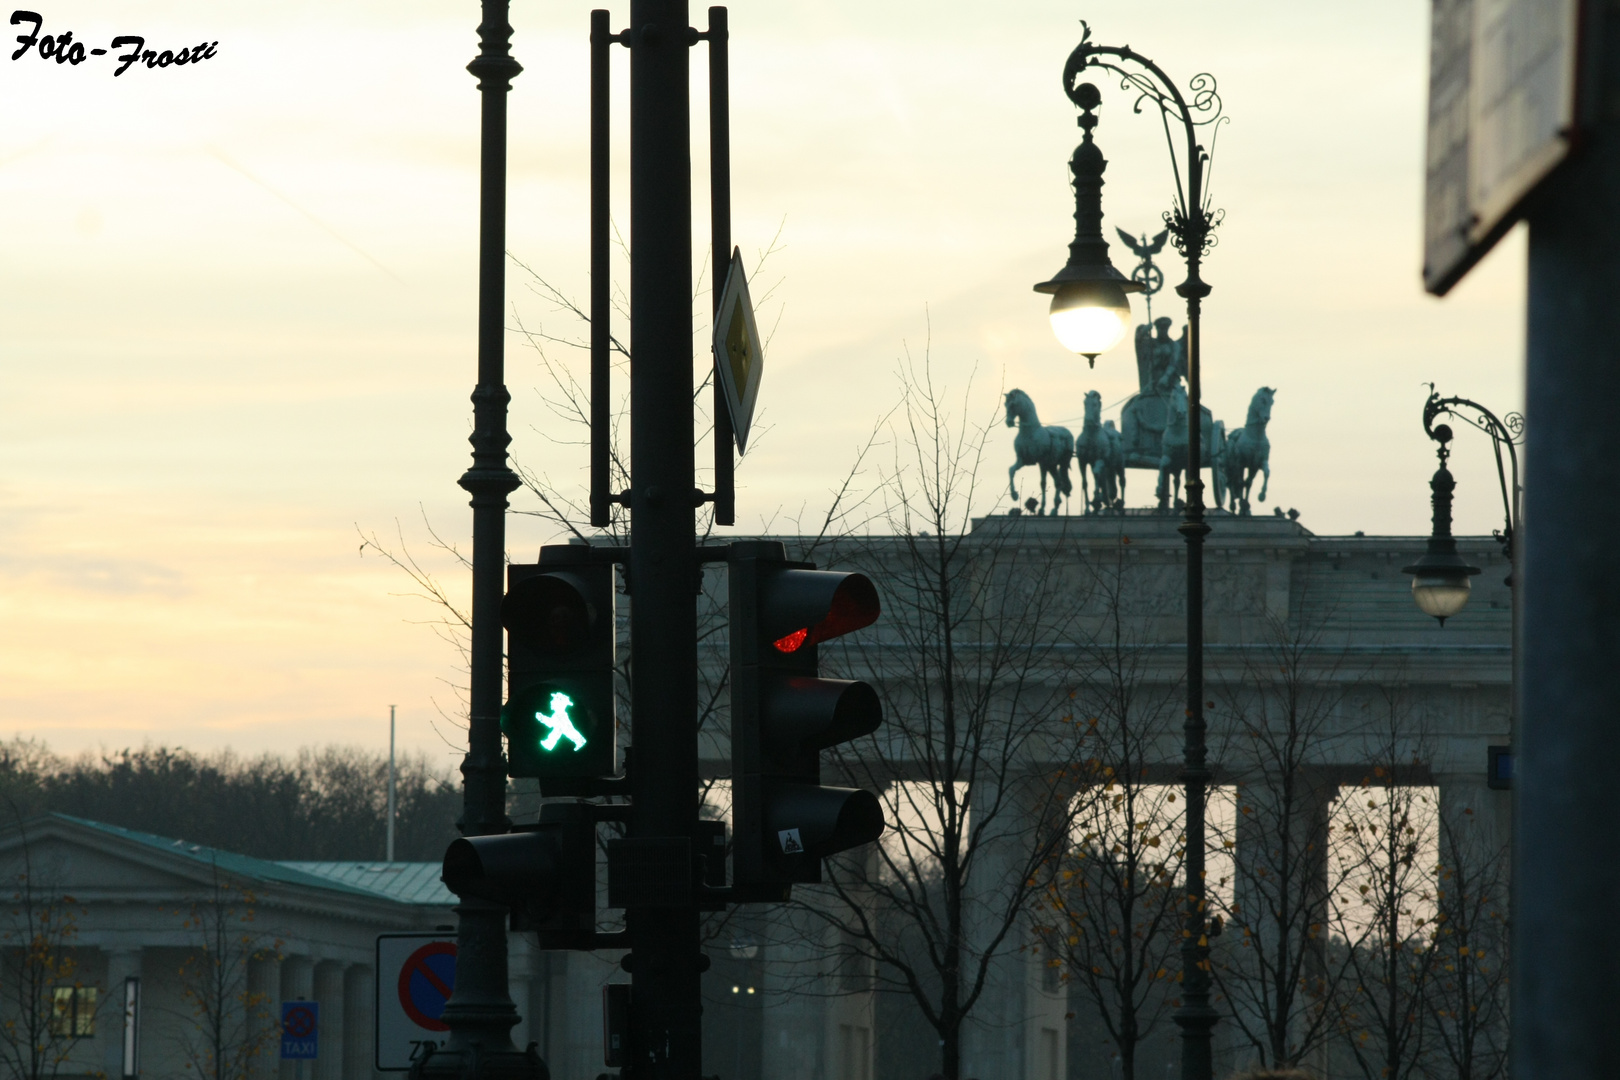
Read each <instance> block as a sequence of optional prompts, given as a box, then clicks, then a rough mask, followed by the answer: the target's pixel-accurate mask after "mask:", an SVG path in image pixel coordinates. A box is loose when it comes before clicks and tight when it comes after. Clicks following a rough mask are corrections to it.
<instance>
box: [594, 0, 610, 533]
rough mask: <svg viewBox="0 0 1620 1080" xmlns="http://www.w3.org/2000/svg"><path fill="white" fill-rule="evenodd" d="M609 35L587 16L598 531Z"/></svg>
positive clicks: (604, 383)
mask: <svg viewBox="0 0 1620 1080" xmlns="http://www.w3.org/2000/svg"><path fill="white" fill-rule="evenodd" d="M613 41H614V35H613V33H612V32H611V31H610V30H609V29H608V13H607V12H606V11H604V10H600V9H598V10H596V11H593V12H591V525H592V526H593V527H595V528H598V529H601V528H605V527H606V526H607V525H608V522H609V520H610V519H611V515H612V494H611V491H610V485H611V482H612V479H613V477H612V475H611V473H610V471H609V466H610V459H609V456H608V451H609V447H610V445H611V443H612V440H613V432H612V430H611V419H610V413H609V405H610V404H611V403H610V401H609V397H608V395H609V393H610V389H609V381H608V376H609V373H610V372H611V370H612V357H611V355H610V354H609V352H608V348H609V342H610V341H611V336H612V331H613V326H612V318H613V306H612V284H613V282H612V277H611V272H610V271H609V270H608V133H609V132H608V75H609V73H610V63H609V58H608V51H609V50H610V49H612V48H613Z"/></svg>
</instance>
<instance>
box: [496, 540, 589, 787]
mask: <svg viewBox="0 0 1620 1080" xmlns="http://www.w3.org/2000/svg"><path fill="white" fill-rule="evenodd" d="M592 560H593V553H592V551H591V549H590V548H588V547H584V546H580V545H569V544H558V545H548V546H547V547H543V548H541V549H540V561H539V562H538V563H526V564H519V563H514V564H512V565H511V566H509V567H507V592H506V597H505V599H504V600H502V601H501V625H503V626H505V627H506V632H507V638H506V640H507V649H506V656H507V699H506V704H505V705H504V706H503V707H502V709H501V731H502V732H503V733H505V735H506V747H507V752H506V762H507V769H506V771H507V775H509V776H525V777H535V778H538V779H540V780H542V781H543V780H546V779H560V778H582V777H602V776H612V775H613V773H614V770H615V767H616V764H617V731H616V727H617V725H616V723H615V711H614V692H613V662H614V652H615V645H616V641H617V630H616V627H615V625H614V614H613V599H614V589H613V566H612V564H611V563H608V562H601V561H592Z"/></svg>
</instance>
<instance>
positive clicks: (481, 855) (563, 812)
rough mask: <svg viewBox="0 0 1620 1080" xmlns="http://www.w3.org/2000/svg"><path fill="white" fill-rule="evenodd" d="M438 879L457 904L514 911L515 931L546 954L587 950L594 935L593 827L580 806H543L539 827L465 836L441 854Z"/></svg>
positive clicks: (518, 827)
mask: <svg viewBox="0 0 1620 1080" xmlns="http://www.w3.org/2000/svg"><path fill="white" fill-rule="evenodd" d="M443 881H444V883H445V885H446V887H448V888H449V890H450V891H451V892H453V893H455V894H456V895H457V896H459V897H461V898H462V899H468V898H475V899H479V900H489V901H492V902H493V903H497V904H501V905H503V906H505V907H507V908H510V909H511V912H512V929H513V930H520V931H536V932H538V933H539V935H540V947H541V948H543V949H588V948H591V947H592V943H593V938H594V935H595V931H596V826H595V823H594V821H593V819H592V817H591V809H590V807H589V806H586V805H584V804H582V803H546V804H544V805H542V806H541V808H540V821H539V823H538V824H535V825H519V826H517V827H515V828H514V829H513V830H512V831H511V832H509V833H497V834H495V835H492V836H464V837H461V838H460V839H458V840H454V841H452V842H451V844H450V847H449V849H448V850H447V851H446V852H445V853H444V870H443Z"/></svg>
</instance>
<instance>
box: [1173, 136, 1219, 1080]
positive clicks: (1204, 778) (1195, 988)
mask: <svg viewBox="0 0 1620 1080" xmlns="http://www.w3.org/2000/svg"><path fill="white" fill-rule="evenodd" d="M1189 141H1191V137H1190V136H1189ZM1189 157H1190V159H1191V161H1190V164H1189V166H1188V169H1187V173H1188V181H1189V187H1190V197H1189V199H1188V202H1187V205H1188V210H1189V212H1190V213H1191V214H1192V215H1194V220H1195V221H1196V222H1198V223H1199V224H1200V226H1202V223H1203V220H1204V218H1203V207H1202V191H1201V187H1202V175H1203V162H1202V160H1201V159H1200V157H1199V155H1198V154H1197V153H1196V152H1194V153H1192V154H1190V155H1189ZM1195 232H1196V235H1194V236H1193V237H1191V238H1189V240H1188V242H1187V280H1186V281H1184V282H1182V283H1181V284H1180V285H1178V286H1176V292H1177V293H1178V294H1180V295H1181V296H1183V297H1185V298H1186V300H1187V507H1186V514H1185V517H1184V518H1183V520H1182V522H1181V524H1180V525H1179V526H1177V531H1178V532H1180V533H1181V535H1182V536H1184V537H1186V538H1187V718H1186V722H1185V724H1184V726H1183V730H1184V733H1185V736H1186V745H1185V747H1184V750H1183V754H1184V759H1183V760H1184V764H1183V767H1182V771H1181V780H1182V783H1184V784H1185V785H1186V792H1187V856H1186V863H1187V913H1186V914H1187V917H1186V924H1185V929H1186V933H1185V935H1184V936H1183V937H1182V942H1181V971H1182V977H1181V1007H1180V1008H1179V1009H1177V1010H1176V1013H1175V1022H1176V1024H1177V1025H1178V1026H1179V1027H1180V1028H1181V1075H1182V1078H1183V1080H1210V1078H1211V1077H1212V1076H1213V1075H1214V1071H1215V1065H1214V1054H1213V1049H1212V1042H1213V1037H1212V1032H1213V1029H1214V1027H1215V1020H1216V1013H1215V1010H1214V1008H1212V1007H1211V1006H1210V1003H1209V989H1210V971H1209V936H1208V934H1209V920H1208V917H1207V912H1206V892H1205V888H1204V847H1205V843H1204V831H1205V830H1204V804H1205V797H1206V794H1207V792H1208V790H1209V781H1210V773H1209V766H1208V764H1207V763H1206V759H1205V746H1204V537H1205V536H1207V535H1209V525H1208V524H1206V523H1205V521H1204V474H1203V445H1202V442H1201V440H1202V438H1203V417H1202V408H1201V400H1202V398H1203V371H1202V363H1201V361H1202V356H1201V343H1200V338H1199V316H1200V314H1201V311H1202V307H1203V300H1204V297H1206V296H1208V295H1209V286H1208V285H1206V284H1205V283H1204V281H1203V279H1202V278H1200V277H1199V276H1198V267H1199V263H1200V262H1201V261H1202V255H1203V240H1204V235H1206V234H1207V229H1205V228H1202V227H1200V228H1199V229H1197V230H1195Z"/></svg>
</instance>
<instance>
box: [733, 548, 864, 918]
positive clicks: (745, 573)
mask: <svg viewBox="0 0 1620 1080" xmlns="http://www.w3.org/2000/svg"><path fill="white" fill-rule="evenodd" d="M729 592H730V616H731V680H732V684H731V761H732V833H733V836H734V843H733V848H732V881H733V891H734V893H735V895H736V897H737V899H739V900H782V899H786V898H787V896H788V894H789V891H790V889H791V887H792V885H793V884H795V883H815V882H819V881H820V880H821V860H822V859H823V858H824V857H826V856H828V855H832V854H836V853H837V852H840V851H844V850H847V849H849V848H852V847H856V846H858V845H860V844H865V843H870V842H871V841H873V840H876V839H877V838H878V836H880V835H881V834H882V832H883V824H884V823H883V810H882V807H881V805H880V804H879V803H878V799H877V796H876V795H874V794H873V793H871V792H869V791H862V790H859V789H855V788H842V787H823V786H822V784H821V764H820V760H821V755H820V752H821V751H822V750H825V749H828V748H831V747H833V746H837V745H839V744H840V743H844V742H848V741H849V740H851V739H855V738H859V737H860V736H862V735H868V734H870V733H872V732H873V731H875V730H877V727H878V725H879V724H881V723H882V721H883V707H882V704H881V703H880V702H879V700H878V696H877V693H876V691H874V690H873V689H872V687H871V686H869V685H867V684H866V683H864V682H855V681H850V680H846V679H823V678H821V677H820V676H819V670H820V666H819V656H818V653H817V646H818V645H820V643H822V642H824V641H828V640H831V639H832V638H835V637H839V636H841V635H843V634H847V633H850V632H851V631H854V630H859V629H860V628H862V627H864V626H869V625H871V624H872V623H873V622H874V621H876V619H877V617H878V615H879V614H880V611H881V606H880V604H879V601H878V595H877V589H876V588H874V587H873V585H872V582H871V580H870V579H868V578H867V577H866V576H865V575H863V574H851V573H841V572H835V571H826V570H817V569H816V568H815V565H814V564H813V563H795V562H788V561H787V558H786V553H785V549H784V548H783V546H782V545H781V544H780V543H778V542H775V541H743V542H737V543H734V544H732V545H731V559H730V582H729Z"/></svg>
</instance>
